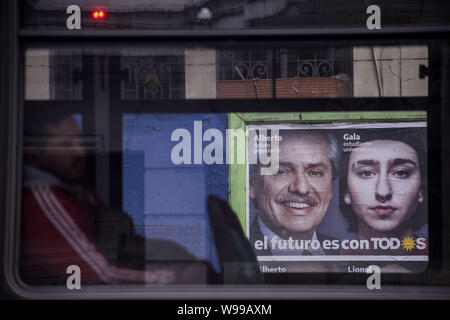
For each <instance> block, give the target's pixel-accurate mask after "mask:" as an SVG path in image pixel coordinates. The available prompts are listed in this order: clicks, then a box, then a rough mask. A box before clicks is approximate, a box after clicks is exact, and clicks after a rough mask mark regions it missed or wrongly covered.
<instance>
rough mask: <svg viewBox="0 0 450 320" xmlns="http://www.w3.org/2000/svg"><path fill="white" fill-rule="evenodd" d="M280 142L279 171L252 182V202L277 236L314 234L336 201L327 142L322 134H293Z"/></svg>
mask: <svg viewBox="0 0 450 320" xmlns="http://www.w3.org/2000/svg"><path fill="white" fill-rule="evenodd" d="M282 138H283V140H282V141H281V142H280V152H279V169H278V171H277V173H276V174H274V175H260V172H259V171H260V168H258V172H257V173H256V174H255V176H254V177H252V178H251V185H250V190H249V191H250V198H252V199H253V200H254V201H255V202H256V205H257V207H258V210H259V212H260V215H261V219H262V220H263V222H264V223H265V224H266V225H267V226H268V227H269V228H270V229H272V230H273V231H275V232H276V233H277V234H279V235H281V236H283V237H287V236H288V235H290V234H295V233H311V232H314V230H315V229H316V228H317V226H318V225H319V223H320V222H321V221H322V219H323V217H324V215H325V213H326V211H327V209H328V205H329V203H330V200H331V198H332V192H333V174H332V172H333V167H332V163H331V161H330V154H329V147H328V143H327V141H326V140H325V139H324V138H323V137H322V136H321V135H319V134H311V133H301V132H292V133H289V134H284V135H283V136H282Z"/></svg>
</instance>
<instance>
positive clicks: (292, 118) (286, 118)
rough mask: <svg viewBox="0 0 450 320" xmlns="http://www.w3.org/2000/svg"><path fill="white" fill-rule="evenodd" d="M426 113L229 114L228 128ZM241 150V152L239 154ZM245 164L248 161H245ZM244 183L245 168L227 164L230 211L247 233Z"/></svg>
mask: <svg viewBox="0 0 450 320" xmlns="http://www.w3.org/2000/svg"><path fill="white" fill-rule="evenodd" d="M426 119H427V112H426V111H360V112H358V111H357V112H347V111H343V112H279V113H272V112H270V113H269V112H252V113H229V115H228V128H229V129H242V130H244V132H245V129H246V126H247V125H249V124H257V123H326V122H335V121H344V122H352V121H355V122H360V121H386V122H390V121H405V122H407V121H426ZM238 148H240V150H238ZM242 148H244V150H242ZM245 149H246V141H245V143H244V144H234V154H237V153H238V152H244V154H245V156H246V157H247V153H246V150H245ZM246 161H247V158H246ZM246 183H247V173H246V165H245V164H230V165H229V172H228V187H229V194H228V200H229V203H230V205H231V208H232V209H233V211H234V212H236V214H237V216H238V218H239V221H240V223H241V226H242V228H243V229H244V230H246V223H247V219H246V210H247V207H246V206H247V202H246V201H247V199H246V194H247V193H246Z"/></svg>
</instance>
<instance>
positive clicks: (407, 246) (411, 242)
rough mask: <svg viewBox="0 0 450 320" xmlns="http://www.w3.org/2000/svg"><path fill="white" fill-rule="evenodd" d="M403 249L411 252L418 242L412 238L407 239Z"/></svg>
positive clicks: (404, 240) (404, 241) (403, 242)
mask: <svg viewBox="0 0 450 320" xmlns="http://www.w3.org/2000/svg"><path fill="white" fill-rule="evenodd" d="M402 246H403V249H405V250H406V251H411V250H412V249H414V248H415V246H416V241H414V239H413V238H412V237H406V238H403V240H402Z"/></svg>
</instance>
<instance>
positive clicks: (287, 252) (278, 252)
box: [257, 214, 325, 256]
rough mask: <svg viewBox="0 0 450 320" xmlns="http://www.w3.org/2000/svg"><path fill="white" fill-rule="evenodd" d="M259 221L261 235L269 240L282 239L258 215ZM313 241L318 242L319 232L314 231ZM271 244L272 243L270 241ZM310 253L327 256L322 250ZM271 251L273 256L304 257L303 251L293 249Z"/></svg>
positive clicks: (310, 250)
mask: <svg viewBox="0 0 450 320" xmlns="http://www.w3.org/2000/svg"><path fill="white" fill-rule="evenodd" d="M257 219H258V224H259V229H260V230H261V233H262V235H263V237H267V239H272V238H274V237H280V236H279V235H277V234H276V233H275V232H273V231H272V230H270V229H269V227H267V226H266V225H265V223H264V222H263V220H262V219H261V216H260V214H258V215H257ZM311 240H317V241H318V238H317V232H316V231H315V230H314V233H313V236H312V239H311ZM269 243H271V241H270V240H269ZM308 250H309V252H311V253H312V254H313V255H325V252H324V251H323V249H322V248H320V249H317V250H312V249H308ZM270 251H271V252H272V254H273V255H274V256H287V255H298V256H301V255H303V250H302V249H291V250H280V249H278V250H273V249H270Z"/></svg>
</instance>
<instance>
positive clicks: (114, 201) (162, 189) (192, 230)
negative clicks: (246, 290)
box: [19, 45, 430, 286]
mask: <svg viewBox="0 0 450 320" xmlns="http://www.w3.org/2000/svg"><path fill="white" fill-rule="evenodd" d="M24 61H25V110H24V136H25V140H24V143H25V144H24V157H23V179H24V180H23V187H24V188H23V193H22V200H23V202H22V221H21V223H22V229H21V230H22V233H21V249H20V250H21V253H20V260H19V272H20V275H21V277H22V279H23V280H24V281H25V282H26V283H27V284H32V285H38V286H41V285H61V286H65V285H66V280H67V272H66V271H67V267H69V266H71V265H75V266H78V267H79V268H80V269H81V270H82V272H83V275H84V276H83V279H84V280H83V281H85V282H84V283H85V284H106V283H107V284H130V283H132V284H174V283H176V284H192V283H195V284H222V283H246V284H248V283H260V282H262V281H264V279H269V281H275V282H276V280H273V279H272V280H270V276H271V274H272V273H287V274H295V273H304V272H316V273H317V272H318V271H319V270H320V272H324V273H328V272H335V273H346V272H348V268H349V267H352V266H355V267H358V268H365V267H367V266H368V263H378V264H379V265H380V267H381V268H384V267H386V268H385V269H383V270H384V271H385V272H387V273H415V272H421V271H423V270H425V268H426V267H427V266H428V261H429V252H428V241H429V240H428V236H429V234H428V206H427V205H428V203H427V190H428V189H427V188H428V180H427V174H428V172H427V171H426V161H427V159H428V142H429V141H430V140H429V139H428V134H427V130H428V129H427V128H428V127H427V121H429V118H428V117H429V116H430V115H429V114H428V113H427V111H428V108H429V106H427V105H418V104H417V100H412V101H413V102H414V103H411V104H410V105H409V106H408V108H410V109H408V110H403V109H404V107H402V106H398V105H389V106H387V105H385V104H383V103H381V102H380V101H378V100H377V101H376V103H375V102H374V101H371V102H370V105H368V106H367V108H366V109H364V110H362V109H361V107H360V106H358V107H354V106H356V104H353V102H347V103H348V105H346V108H348V110H350V111H348V112H343V110H341V109H340V107H342V103H343V102H342V100H339V98H341V97H345V98H348V97H406V96H428V77H427V76H425V78H423V79H422V78H421V76H420V72H419V70H420V69H421V66H422V65H423V66H424V67H426V66H428V48H427V46H424V45H417V46H379V47H356V46H355V47H350V46H318V47H285V46H279V47H276V48H275V47H274V48H264V49H260V48H252V49H248V48H245V47H243V48H239V49H230V48H223V47H221V48H214V47H207V48H205V47H194V46H188V47H182V46H178V47H177V46H166V47H150V46H148V47H136V46H134V47H133V46H117V45H116V46H111V48H110V49H105V48H104V47H98V48H96V47H76V48H75V47H67V48H60V47H58V48H56V47H50V48H34V47H29V48H27V49H26V50H25V52H24ZM293 98H317V99H316V100H318V101H327V102H326V104H327V106H328V105H333V104H334V103H335V105H334V106H331V107H329V109H330V111H329V112H326V110H325V108H322V109H321V110H319V109H320V108H319V109H317V110H314V109H313V108H314V106H311V105H307V104H305V103H303V101H301V100H294V102H295V107H292V106H291V107H290V109H289V112H279V110H276V109H275V105H271V103H272V102H273V101H277V100H276V99H279V100H278V101H280V104H279V105H276V107H277V108H278V107H279V106H282V107H283V102H284V101H287V102H292V101H291V100H288V99H293ZM320 98H327V99H326V100H320ZM226 99H235V100H233V101H232V100H226ZM264 99H265V100H264ZM334 99H335V100H334ZM219 100H220V101H219ZM278 101H277V102H278ZM305 101H306V100H305ZM308 101H311V100H308ZM286 105H288V104H286ZM224 106H225V107H224ZM246 108H247V109H252V112H241V111H243V110H244V109H246ZM352 108H354V109H352ZM305 137H307V139H306V140H308V141H309V142H308V141H305ZM311 141H313V142H314V143H311ZM255 142H256V143H255ZM292 142H293V143H292ZM288 143H290V144H292V145H291V146H289V145H288ZM370 144H372V145H373V148H374V149H375V152H374V153H372V154H371V153H370V152H371V151H370V150H365V149H364V150H359V149H361V148H365V147H366V145H370ZM272 147H273V148H274V149H272ZM268 149H269V152H267V151H268ZM369 149H370V148H369ZM305 150H306V151H305ZM355 150H356V151H355ZM380 150H381V151H380ZM399 150H400V151H399ZM372 151H373V150H372ZM364 152H366V154H365V153H364ZM399 153H400V155H399ZM355 154H356V155H355ZM361 154H362V158H361V159H356V160H355V159H354V157H356V156H357V155H361ZM255 155H256V162H255V163H253V162H252V159H253V157H254V156H255ZM275 155H276V157H277V158H273V157H275ZM381 155H382V156H383V157H381V158H380V156H381ZM314 157H316V158H314ZM304 158H305V160H304V161H300V160H301V159H304ZM271 159H278V160H277V161H275V162H271ZM271 164H275V165H276V167H277V170H275V171H274V172H269V173H268V174H264V173H263V172H262V171H264V170H263V169H268V168H269V169H270V167H271ZM255 165H256V167H255ZM345 177H347V178H345ZM351 178H352V179H353V180H351ZM325 180H326V181H325ZM320 181H325V183H323V184H321V183H320ZM355 181H356V182H355ZM352 183H353V184H352ZM355 185H356V187H355ZM399 186H400V187H399ZM352 187H353V189H352ZM270 188H272V190H269V189H270ZM277 188H278V189H277ZM355 188H356V189H355ZM408 188H409V189H408ZM382 189H383V190H382ZM355 190H356V191H355ZM362 190H365V191H364V192H365V193H364V194H362ZM405 190H406V191H405ZM264 197H265V198H264ZM364 197H366V198H364ZM369 198H370V199H371V200H373V201H374V202H373V203H371V204H370V206H369V207H365V208H362V209H361V208H360V207H361V206H363V205H362V204H364V203H369V201H368V200H367V199H369ZM316 209H317V210H316ZM352 210H353V211H352ZM358 210H359V211H358ZM364 210H366V211H368V214H369V216H371V217H372V218H373V219H372V220H367V219H365V218H364V217H363V211H364ZM347 211H349V212H350V214H349V215H348V216H347V215H346V214H347V213H346V212H347ZM352 213H353V214H352ZM349 216H350V218H349ZM416 217H419V218H420V219H419V218H417V219H416ZM290 219H291V220H292V221H291V222H292V223H286V221H287V220H290ZM308 219H309V220H308ZM411 221H415V222H414V223H412V222H411ZM291 224H293V225H296V224H297V227H299V228H300V229H299V230H293V231H291V230H290V229H289V228H290V227H289V228H287V227H286V225H291ZM301 225H302V226H309V229H307V230H306V229H305V230H303V229H301ZM285 227H286V228H285ZM383 228H387V229H386V230H382V229H383ZM255 230H256V231H255ZM255 232H256V238H255ZM371 238H374V239H375V240H372V239H371ZM391 238H392V239H394V240H392V239H391ZM385 239H388V240H385ZM395 239H396V240H395ZM291 240H292V241H291ZM362 240H363V242H361V241H362ZM289 241H290V242H289ZM302 241H309V242H308V243H309V245H310V244H311V243H314V247H313V248H312V250H309V249H305V247H302V246H303V245H301V244H300V243H303V244H304V245H306V244H305V242H302ZM346 241H347V242H346ZM386 241H387V242H386ZM317 243H319V247H316V244H317ZM350 243H351V244H352V246H350ZM361 243H362V244H361ZM357 245H358V246H357ZM359 245H360V246H359ZM286 246H287V247H286ZM296 246H297V247H296ZM272 249H273V250H275V251H274V252H271V250H272ZM261 250H266V252H265V253H262V251H261ZM336 250H337V251H336ZM361 250H362V251H361ZM364 250H366V251H364ZM268 251H270V252H268ZM328 251H330V252H328ZM277 270H278V271H277ZM280 270H284V271H280Z"/></svg>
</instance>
